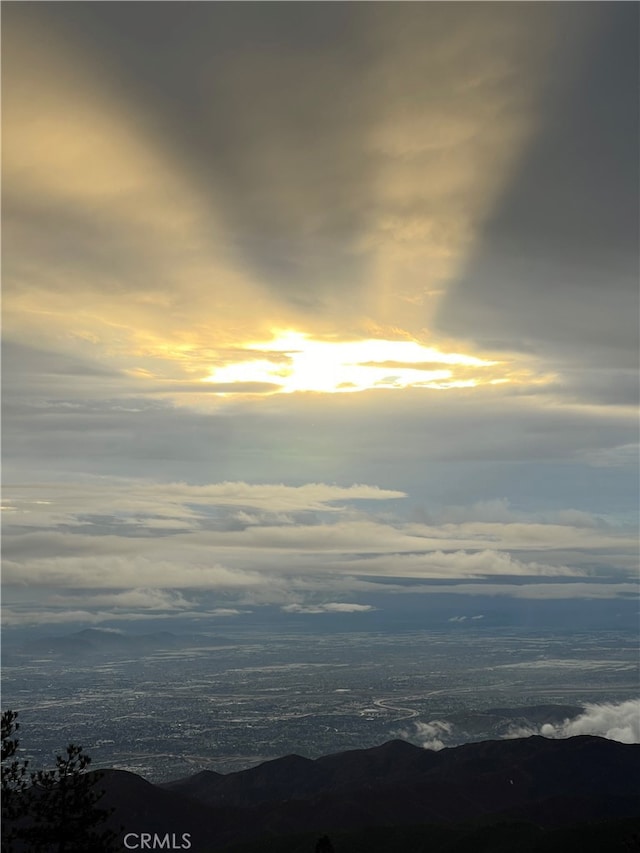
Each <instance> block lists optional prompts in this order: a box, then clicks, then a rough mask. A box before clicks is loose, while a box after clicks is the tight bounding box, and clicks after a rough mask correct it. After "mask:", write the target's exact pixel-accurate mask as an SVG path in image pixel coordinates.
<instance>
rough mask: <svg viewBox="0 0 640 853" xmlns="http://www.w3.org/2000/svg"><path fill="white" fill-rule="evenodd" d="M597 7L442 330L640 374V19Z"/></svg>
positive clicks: (625, 7)
mask: <svg viewBox="0 0 640 853" xmlns="http://www.w3.org/2000/svg"><path fill="white" fill-rule="evenodd" d="M594 5H597V6H599V11H598V13H599V15H600V18H601V21H600V26H599V27H598V29H597V31H596V32H595V34H594V35H593V36H592V38H591V40H590V42H589V44H588V47H587V49H586V50H585V52H584V54H583V56H582V57H581V58H579V60H578V61H577V62H576V57H575V56H561V57H560V58H559V60H558V63H557V67H556V68H555V73H554V74H553V75H552V78H551V79H552V85H551V86H550V87H549V91H548V97H546V98H545V100H544V104H543V105H542V106H541V113H540V115H539V130H538V132H537V134H536V135H535V136H534V138H533V139H532V141H531V143H530V145H529V149H528V151H527V153H526V155H525V156H524V157H523V159H522V161H521V163H520V164H519V166H518V168H517V170H516V172H515V174H514V175H513V177H512V179H511V180H510V181H509V184H508V186H507V187H506V189H505V192H504V194H503V196H502V198H501V199H500V201H499V202H498V204H497V205H496V207H495V209H494V211H493V213H492V215H491V216H490V217H489V219H488V221H487V223H486V225H485V227H484V229H483V230H482V232H481V234H480V236H479V239H478V246H477V249H476V251H475V252H474V253H473V254H472V256H471V257H470V258H469V260H468V262H467V264H466V266H465V269H464V271H463V272H462V274H461V275H460V276H459V277H458V279H457V282H456V283H455V284H454V285H453V286H451V287H450V288H449V290H448V292H447V294H446V296H445V298H444V299H443V302H442V304H441V307H440V310H439V315H438V322H439V325H440V326H441V327H442V328H443V329H446V330H447V331H448V332H450V333H453V334H461V335H464V336H467V337H469V338H473V339H475V340H477V341H481V342H483V343H484V344H489V345H495V344H499V345H500V346H502V347H510V348H512V349H514V350H519V349H521V348H523V349H524V350H525V351H529V352H531V351H534V352H536V353H537V354H538V355H539V356H542V357H546V358H549V359H550V360H551V359H554V360H555V362H556V364H558V359H559V360H560V361H559V363H562V362H563V361H565V362H568V363H569V364H571V365H572V366H574V367H575V366H576V365H585V364H589V365H590V366H595V367H601V366H603V365H609V366H611V367H616V368H618V367H627V368H636V367H637V361H638V306H639V297H638V279H639V275H638V273H639V266H638V262H639V256H640V253H639V244H638V234H639V223H638V209H639V208H638V201H639V197H638V186H639V183H638V154H637V152H638V143H639V137H638V128H639V120H638V101H637V80H638V42H637V37H636V36H637V29H638V8H637V7H636V6H635V5H633V4H622V3H621V4H613V5H611V6H607V7H604V6H600V4H594ZM577 8H578V11H581V10H582V9H584V8H585V7H584V6H582V5H581V6H579V7H577ZM571 63H576V68H571V65H570V64H571Z"/></svg>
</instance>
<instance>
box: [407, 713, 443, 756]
mask: <svg viewBox="0 0 640 853" xmlns="http://www.w3.org/2000/svg"><path fill="white" fill-rule="evenodd" d="M452 731H453V726H452V725H451V723H447V722H444V721H443V720H431V721H430V722H428V723H421V722H416V723H414V724H413V730H411V731H409V730H405V729H403V730H402V731H400V732H398V734H399V735H400V737H402V738H404V739H405V740H409V741H411V742H412V743H416V742H417V743H418V745H419V746H421V747H422V748H423V749H431V750H434V751H435V752H437V751H438V750H440V749H444V748H445V746H446V745H447V744H446V743H445V741H447V740H449V738H450V737H451V733H452Z"/></svg>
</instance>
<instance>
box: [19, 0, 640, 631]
mask: <svg viewBox="0 0 640 853" xmlns="http://www.w3.org/2000/svg"><path fill="white" fill-rule="evenodd" d="M637 17H638V9H637V7H635V6H634V5H633V4H588V3H574V4H528V5H526V7H525V6H521V5H519V4H506V3H503V4H498V3H495V4H494V3H484V4H443V3H424V4H373V3H372V4H356V3H351V4H254V3H250V4H229V3H227V4H224V3H223V4H215V3H211V4H206V3H201V4H180V3H159V2H158V3H145V4H140V3H135V4H124V3H97V4H96V3H94V4H67V3H62V4H45V3H30V4H18V3H10V4H8V5H6V8H5V9H4V14H3V80H2V88H3V279H4V288H3V457H4V458H3V478H4V482H5V489H4V503H5V506H4V511H3V528H4V538H3V548H4V561H5V562H4V583H5V605H6V606H7V607H8V611H7V614H8V615H7V619H8V622H7V624H10V623H12V621H13V622H15V624H25V623H27V622H37V620H38V618H39V616H38V614H40V618H41V619H42V620H45V619H46V620H49V621H52V622H59V621H64V619H65V618H67V619H68V620H69V621H71V620H72V619H74V620H75V621H78V622H81V621H83V620H85V621H86V622H87V623H91V624H97V623H99V622H101V621H108V619H109V618H113V619H117V620H120V621H121V620H123V619H133V618H135V617H136V614H137V615H138V616H139V617H140V618H145V619H146V618H154V616H157V615H159V614H164V615H165V616H167V617H168V618H169V617H173V616H175V617H176V618H178V615H179V616H180V617H181V618H182V617H184V618H194V619H195V618H211V619H216V618H223V617H224V618H236V617H238V618H240V617H241V618H245V616H246V617H247V618H249V617H250V616H251V613H252V612H253V611H252V608H253V607H256V608H259V607H260V606H262V605H264V606H267V605H273V606H274V607H276V608H277V609H278V612H279V613H282V612H283V610H282V608H285V610H284V614H288V616H287V618H289V617H290V618H294V614H295V613H297V614H299V615H300V616H301V617H302V616H304V615H305V614H311V613H314V614H317V613H326V614H333V616H332V617H331V618H334V617H336V618H337V617H338V615H339V614H340V613H342V614H343V615H344V616H345V618H346V616H347V615H349V613H351V614H352V615H353V618H354V619H356V618H359V619H360V618H361V619H364V618H369V617H368V616H367V614H375V613H378V612H379V610H380V608H379V602H378V603H376V601H374V597H375V594H376V591H379V589H380V587H381V585H384V586H385V589H386V590H387V592H388V593H389V595H390V596H391V595H395V596H396V597H397V598H400V597H401V594H402V592H406V591H407V590H409V589H412V588H413V589H416V588H419V589H420V590H421V591H422V592H425V593H426V591H427V590H428V589H435V590H438V589H439V587H438V583H440V582H442V583H447V584H450V585H451V586H450V591H451V594H453V593H454V591H455V592H456V594H457V595H458V597H460V599H461V600H462V598H464V596H465V595H468V596H472V597H475V596H476V595H477V594H478V589H479V587H482V588H483V589H484V591H485V592H487V593H488V594H489V595H490V596H493V597H495V598H498V597H502V596H511V597H512V598H513V599H516V598H518V599H521V600H533V599H537V600H556V601H557V600H566V599H572V600H575V601H586V600H589V601H599V600H602V601H612V600H617V599H622V598H625V597H627V596H628V594H629V589H630V588H631V587H632V585H633V572H634V570H635V569H637V521H636V515H635V513H636V512H637V505H638V476H637V461H638V434H637V417H636V406H637V377H636V373H637V355H638V329H637V299H638V296H637V277H638V254H639V253H638V243H637V234H638V227H637V226H638V222H637V217H638V213H637V211H638V204H637V186H638V182H637V156H636V151H637V142H638V116H637V104H636V91H635V90H636V85H637V64H638V49H637V44H636V40H635V39H634V33H635V31H636V28H637ZM432 582H434V583H432ZM435 582H438V583H435ZM391 590H394V592H393V593H392V592H391ZM429 594H431V593H429ZM433 594H434V595H437V594H438V593H437V592H434V593H433ZM367 596H370V597H369V598H367ZM405 598H406V596H405ZM423 598H425V599H426V594H425V596H423ZM353 602H356V603H353ZM384 606H385V607H386V606H389V600H388V599H387V600H386V603H385V605H384ZM482 607H483V608H484V602H483V603H482ZM286 608H289V609H288V610H286ZM349 608H351V610H349ZM354 608H355V609H354ZM357 608H364V609H363V610H361V611H359V610H358V609H357ZM247 611H250V612H247ZM65 613H66V617H65ZM359 613H361V614H362V615H358V614H359ZM483 613H484V610H483ZM476 615H478V614H477V612H476V610H475V609H474V605H473V599H472V598H469V599H468V601H467V602H466V603H465V604H464V606H463V607H460V608H458V609H455V610H453V611H452V612H450V613H448V614H447V616H446V619H445V621H447V620H448V619H460V620H464V621H459V622H457V623H456V622H451V623H450V624H451V626H453V627H458V626H462V625H465V624H466V623H467V622H468V623H471V622H472V621H473V617H474V616H476ZM465 617H466V618H465ZM481 621H482V620H479V619H478V620H475V623H474V624H476V625H478V624H480V623H481Z"/></svg>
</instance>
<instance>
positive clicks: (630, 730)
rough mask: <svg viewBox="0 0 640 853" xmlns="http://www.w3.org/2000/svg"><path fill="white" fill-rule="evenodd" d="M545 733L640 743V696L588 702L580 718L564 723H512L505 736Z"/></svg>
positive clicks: (561, 736) (556, 735) (555, 736)
mask: <svg viewBox="0 0 640 853" xmlns="http://www.w3.org/2000/svg"><path fill="white" fill-rule="evenodd" d="M531 735H542V737H548V738H568V737H576V736H577V735H595V736H597V737H603V738H607V740H616V741H619V742H620V743H640V699H629V700H627V701H626V702H619V703H617V704H616V703H612V702H606V703H602V704H598V703H593V704H591V703H589V704H587V705H586V706H585V710H584V712H583V713H582V714H580V715H579V716H578V717H574V718H573V719H566V720H564V721H563V722H562V723H545V724H544V725H542V726H537V727H535V726H532V727H523V726H520V727H518V726H513V727H512V728H511V729H510V730H509V731H508V732H507V734H506V735H504V737H506V738H518V737H530V736H531Z"/></svg>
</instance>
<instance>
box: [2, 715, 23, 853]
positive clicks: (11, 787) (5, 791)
mask: <svg viewBox="0 0 640 853" xmlns="http://www.w3.org/2000/svg"><path fill="white" fill-rule="evenodd" d="M17 717H18V714H17V712H16V711H5V712H4V713H3V714H2V786H1V788H2V850H3V853H12V851H13V845H14V842H15V841H16V839H17V837H18V825H19V822H20V821H21V820H23V819H24V818H25V816H26V814H27V809H28V801H29V796H28V793H27V792H28V788H29V776H28V772H27V771H28V767H29V762H28V761H25V760H24V759H23V760H20V759H19V758H18V757H17V753H18V747H19V745H20V741H19V740H18V738H17V737H16V734H17V732H18V729H19V728H20V723H18V722H17Z"/></svg>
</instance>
